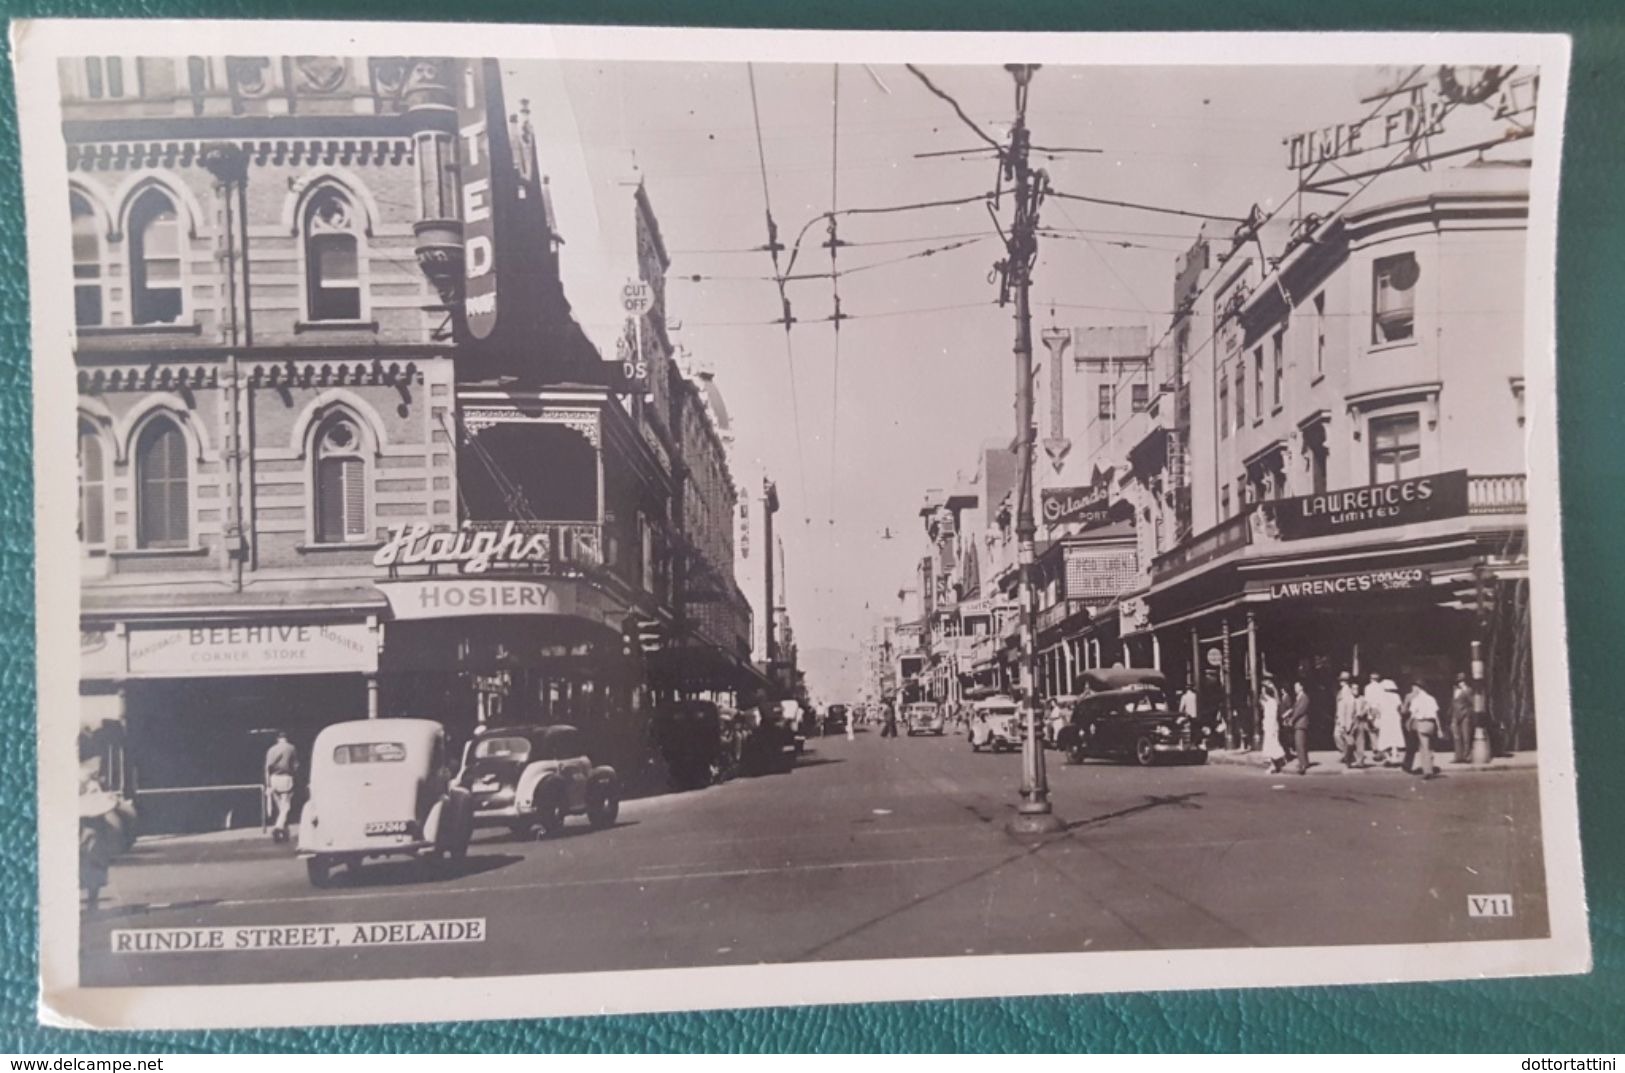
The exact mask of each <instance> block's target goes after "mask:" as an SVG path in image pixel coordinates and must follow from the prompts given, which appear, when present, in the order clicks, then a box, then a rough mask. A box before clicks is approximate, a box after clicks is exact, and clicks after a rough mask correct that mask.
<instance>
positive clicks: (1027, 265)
mask: <svg viewBox="0 0 1625 1073" xmlns="http://www.w3.org/2000/svg"><path fill="white" fill-rule="evenodd" d="M1005 70H1007V71H1009V72H1010V74H1011V76H1012V77H1013V78H1014V79H1015V83H1016V122H1015V126H1014V127H1012V128H1011V131H1010V146H1009V148H1008V149H1007V150H1005V151H1004V153H1002V154H1001V155H1002V157H1003V160H1002V161H1001V167H1002V169H1003V172H1004V176H1003V178H1004V179H1006V180H1008V181H1010V182H1011V183H1013V184H1014V192H1015V202H1016V205H1015V217H1014V219H1013V220H1012V222H1011V224H1010V234H1009V236H1008V237H1007V238H1006V240H1005V261H1004V262H1003V264H1002V265H1001V266H1000V276H1001V279H1000V293H999V301H1000V304H1001V305H1002V304H1003V303H1004V302H1006V301H1008V300H1009V299H1010V298H1011V296H1012V295H1013V296H1014V298H1015V303H1016V344H1015V355H1016V444H1017V449H1018V451H1019V461H1018V463H1017V469H1018V478H1017V485H1016V487H1017V498H1016V562H1017V570H1018V572H1019V582H1020V586H1019V589H1018V597H1017V598H1018V600H1019V601H1020V604H1021V709H1022V711H1021V715H1022V723H1023V727H1024V730H1025V733H1024V734H1023V740H1022V746H1021V803H1020V805H1018V806H1017V808H1016V815H1015V817H1014V818H1013V819H1011V821H1010V824H1009V828H1008V829H1009V831H1010V833H1011V834H1012V835H1017V836H1027V837H1032V836H1040V835H1046V834H1053V833H1055V832H1057V831H1060V830H1062V829H1063V827H1064V825H1063V824H1062V823H1061V820H1060V818H1059V817H1057V816H1056V815H1055V811H1054V807H1053V806H1052V805H1051V804H1050V799H1049V778H1048V776H1047V775H1046V773H1045V771H1044V747H1043V743H1042V741H1041V740H1040V738H1039V730H1038V703H1037V701H1038V696H1037V693H1038V689H1037V684H1038V652H1037V648H1038V631H1037V626H1038V623H1037V618H1038V609H1037V600H1038V592H1037V586H1036V585H1035V584H1034V580H1035V579H1034V577H1033V574H1034V572H1035V567H1034V560H1035V559H1036V557H1037V556H1036V554H1035V552H1036V549H1035V547H1034V545H1035V541H1036V540H1037V536H1038V524H1037V520H1036V518H1035V516H1034V513H1033V463H1034V457H1033V455H1034V447H1035V446H1036V442H1035V441H1036V439H1037V436H1036V435H1035V430H1034V427H1033V319H1032V306H1031V302H1030V296H1029V291H1030V290H1031V288H1032V270H1033V263H1034V262H1035V261H1036V260H1037V258H1038V206H1039V203H1040V202H1041V201H1042V200H1043V197H1044V186H1045V183H1046V181H1047V179H1046V177H1045V175H1044V174H1043V173H1042V172H1038V173H1037V174H1035V173H1034V172H1033V170H1032V167H1031V164H1030V162H1029V160H1028V153H1029V149H1030V148H1031V146H1030V143H1029V135H1028V132H1027V90H1028V87H1029V86H1030V84H1031V83H1032V77H1033V74H1034V72H1036V71H1037V70H1038V65H1037V64H1033V63H1012V64H1006V65H1005Z"/></svg>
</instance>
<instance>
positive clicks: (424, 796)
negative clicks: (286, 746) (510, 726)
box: [299, 719, 474, 887]
mask: <svg viewBox="0 0 1625 1073" xmlns="http://www.w3.org/2000/svg"><path fill="white" fill-rule="evenodd" d="M473 819H474V808H473V799H472V798H471V797H470V796H469V794H468V792H467V791H466V790H463V789H461V788H459V787H457V786H455V785H453V784H452V778H451V762H450V759H449V758H448V757H447V756H446V735H445V731H444V730H442V729H441V726H440V724H439V723H436V722H433V721H431V720H428V719H360V720H355V721H352V722H346V723H334V724H333V725H332V726H329V727H326V728H324V729H323V730H322V732H321V733H320V734H318V735H316V742H315V744H314V745H313V746H312V747H311V755H310V800H309V801H307V802H306V803H305V808H304V812H303V814H302V816H301V818H300V822H299V856H300V857H303V858H304V860H305V870H306V873H307V875H308V876H309V877H310V882H311V884H312V885H313V886H317V887H323V886H326V885H327V884H328V882H329V880H330V879H331V877H332V871H333V868H334V866H336V865H340V864H342V865H344V866H345V867H346V868H351V869H353V868H357V867H359V866H360V865H361V862H362V861H364V860H366V859H367V858H369V857H386V856H394V855H407V856H413V857H420V858H428V859H436V858H448V859H451V858H459V857H462V856H463V855H464V854H465V853H467V852H468V840H469V836H470V834H471V833H472V830H473Z"/></svg>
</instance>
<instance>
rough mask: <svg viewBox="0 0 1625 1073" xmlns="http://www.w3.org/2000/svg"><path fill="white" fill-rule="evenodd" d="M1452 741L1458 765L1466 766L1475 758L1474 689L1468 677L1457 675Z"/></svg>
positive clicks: (1451, 696)
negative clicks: (1468, 681)
mask: <svg viewBox="0 0 1625 1073" xmlns="http://www.w3.org/2000/svg"><path fill="white" fill-rule="evenodd" d="M1450 741H1451V744H1452V745H1454V746H1455V750H1456V763H1458V764H1465V763H1468V762H1469V761H1471V760H1472V756H1473V687H1472V686H1471V685H1469V684H1468V683H1467V676H1466V675H1465V674H1462V673H1460V672H1458V673H1457V674H1456V688H1455V690H1454V691H1453V692H1452V693H1451V694H1450Z"/></svg>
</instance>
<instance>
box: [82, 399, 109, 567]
mask: <svg viewBox="0 0 1625 1073" xmlns="http://www.w3.org/2000/svg"><path fill="white" fill-rule="evenodd" d="M79 540H80V543H82V544H83V545H84V546H85V547H87V548H99V547H102V546H103V545H105V544H106V543H107V459H106V456H105V454H104V452H103V450H102V440H101V437H100V436H98V435H96V430H95V428H93V427H92V426H91V425H90V424H88V423H87V422H84V421H81V422H79Z"/></svg>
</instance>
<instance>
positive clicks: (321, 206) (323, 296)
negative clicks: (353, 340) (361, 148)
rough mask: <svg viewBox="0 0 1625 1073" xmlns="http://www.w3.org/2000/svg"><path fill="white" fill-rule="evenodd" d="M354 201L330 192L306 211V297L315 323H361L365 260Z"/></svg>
mask: <svg viewBox="0 0 1625 1073" xmlns="http://www.w3.org/2000/svg"><path fill="white" fill-rule="evenodd" d="M357 230H358V229H357V227H356V222H355V213H354V212H353V211H352V208H351V205H350V199H349V198H347V197H345V196H344V194H343V193H342V192H340V191H338V190H335V189H332V188H327V189H324V190H321V191H320V192H318V193H317V194H316V195H315V196H314V197H312V198H311V199H310V205H309V206H308V207H307V208H306V210H305V294H306V302H307V305H308V312H309V315H310V319H311V320H360V319H361V257H360V239H359V237H358V235H357Z"/></svg>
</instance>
